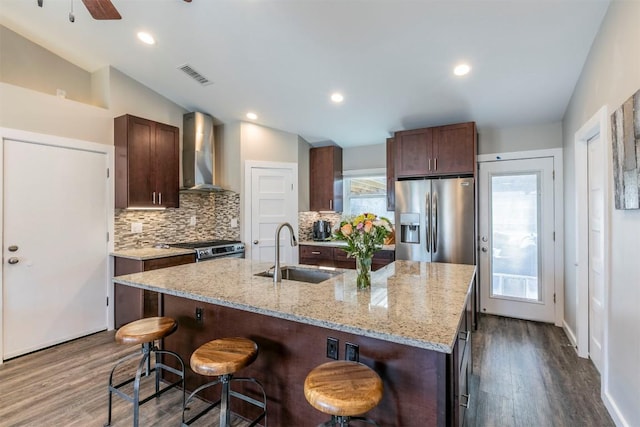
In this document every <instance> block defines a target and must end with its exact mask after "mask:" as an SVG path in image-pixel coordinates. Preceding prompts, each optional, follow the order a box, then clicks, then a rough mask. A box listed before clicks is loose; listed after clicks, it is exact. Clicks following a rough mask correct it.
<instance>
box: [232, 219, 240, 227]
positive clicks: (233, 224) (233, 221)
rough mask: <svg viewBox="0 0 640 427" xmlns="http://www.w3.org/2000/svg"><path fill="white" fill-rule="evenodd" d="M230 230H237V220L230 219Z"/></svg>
mask: <svg viewBox="0 0 640 427" xmlns="http://www.w3.org/2000/svg"><path fill="white" fill-rule="evenodd" d="M230 225H231V228H238V218H231V224H230Z"/></svg>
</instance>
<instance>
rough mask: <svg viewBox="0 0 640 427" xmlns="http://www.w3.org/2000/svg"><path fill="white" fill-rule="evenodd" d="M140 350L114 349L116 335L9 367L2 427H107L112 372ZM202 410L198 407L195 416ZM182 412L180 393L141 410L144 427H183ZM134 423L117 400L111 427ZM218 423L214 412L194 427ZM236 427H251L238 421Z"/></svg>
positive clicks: (145, 390)
mask: <svg viewBox="0 0 640 427" xmlns="http://www.w3.org/2000/svg"><path fill="white" fill-rule="evenodd" d="M139 348H140V347H139V346H136V345H134V346H126V345H119V344H116V343H115V342H114V332H100V333H97V334H94V335H90V336H88V337H85V338H80V339H77V340H74V341H71V342H68V343H65V344H61V345H58V346H55V347H51V348H49V349H46V350H42V351H39V352H35V353H32V354H29V355H26V356H22V357H18V358H15V359H13V360H9V361H7V362H5V363H4V364H3V365H0V426H1V427H9V426H11V427H13V426H21V427H22V426H29V427H31V426H33V427H36V426H37V427H49V426H52V427H53V426H55V427H66V426H78V427H94V426H95V427H101V426H103V425H104V423H105V422H106V420H107V383H108V379H109V372H110V371H111V369H112V368H113V366H114V364H115V362H116V361H117V360H118V359H119V358H121V357H122V356H125V355H127V354H129V353H132V352H134V351H136V350H138V349H139ZM134 359H135V360H134V361H132V364H131V365H130V366H129V368H130V369H129V370H128V372H135V369H136V366H137V362H136V360H138V361H139V359H138V358H134ZM125 369H127V368H125ZM117 372H118V371H117ZM116 377H117V375H116ZM120 377H122V378H124V375H122V373H120ZM147 380H149V381H146V382H143V385H142V387H141V396H143V397H144V396H146V395H149V394H151V393H153V387H154V384H153V379H152V377H149V378H147ZM116 381H117V380H116ZM127 392H128V393H130V390H127ZM202 405H203V403H202V402H200V401H196V403H195V404H194V405H193V410H194V411H197V410H198V408H200V407H202ZM181 408H182V391H181V390H176V389H172V390H169V391H168V392H166V393H165V394H163V395H162V397H161V398H160V399H157V400H153V401H149V402H147V403H145V404H144V405H142V406H141V407H140V426H141V427H142V426H179V425H180V418H181V415H182V409H181ZM132 420H133V413H132V410H131V404H130V403H128V402H126V401H124V400H123V399H121V398H119V397H117V396H114V398H113V416H112V423H111V425H112V426H114V427H119V426H131V425H132ZM217 421H218V412H217V408H216V409H214V410H213V411H211V412H210V413H209V414H207V416H206V417H203V418H202V419H200V420H198V421H197V422H195V423H194V424H192V425H193V426H194V427H199V426H205V425H217V424H216V423H217ZM232 424H233V426H234V427H236V426H238V427H241V426H246V425H248V423H246V422H244V421H243V420H241V419H239V418H234V419H233V423H232Z"/></svg>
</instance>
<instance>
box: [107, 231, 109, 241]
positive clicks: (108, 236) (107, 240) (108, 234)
mask: <svg viewBox="0 0 640 427" xmlns="http://www.w3.org/2000/svg"><path fill="white" fill-rule="evenodd" d="M108 241H109V232H108V231H107V242H108Z"/></svg>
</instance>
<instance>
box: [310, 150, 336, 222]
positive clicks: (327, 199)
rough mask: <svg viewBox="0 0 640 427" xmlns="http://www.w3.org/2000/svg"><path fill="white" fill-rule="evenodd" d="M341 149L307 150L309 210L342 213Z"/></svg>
mask: <svg viewBox="0 0 640 427" xmlns="http://www.w3.org/2000/svg"><path fill="white" fill-rule="evenodd" d="M342 199H343V195H342V148H340V147H337V146H329V147H317V148H312V149H311V150H309V209H310V210H312V211H335V212H342Z"/></svg>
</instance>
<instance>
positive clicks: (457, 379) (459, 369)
mask: <svg viewBox="0 0 640 427" xmlns="http://www.w3.org/2000/svg"><path fill="white" fill-rule="evenodd" d="M474 301H475V287H474V286H473V285H472V286H471V288H470V290H469V293H468V295H467V299H466V304H465V311H464V312H463V313H462V316H461V318H460V324H459V326H458V340H457V341H456V343H455V345H454V348H453V352H452V354H451V360H450V361H449V364H450V365H451V370H450V372H451V374H452V375H451V376H450V381H451V383H450V390H451V396H452V402H453V404H452V411H451V414H452V416H453V420H452V423H451V425H454V426H462V425H463V424H464V417H465V413H466V410H467V407H468V406H469V399H470V395H469V387H470V385H469V377H470V375H471V374H472V369H473V365H472V363H471V360H472V355H471V347H472V345H471V331H472V329H473V323H474V320H473V317H474V315H473V305H474Z"/></svg>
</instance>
